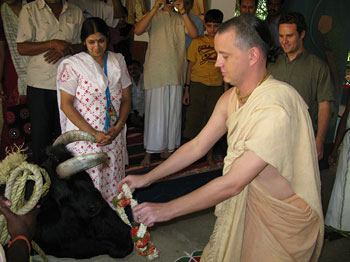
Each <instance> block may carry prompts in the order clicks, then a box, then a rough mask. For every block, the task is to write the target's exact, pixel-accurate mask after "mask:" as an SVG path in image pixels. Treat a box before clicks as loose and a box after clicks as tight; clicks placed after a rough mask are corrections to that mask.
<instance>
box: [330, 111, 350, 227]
mask: <svg viewBox="0 0 350 262" xmlns="http://www.w3.org/2000/svg"><path fill="white" fill-rule="evenodd" d="M349 128H350V114H349V115H348V119H347V123H346V129H349ZM349 167H350V132H346V134H345V136H344V139H343V142H342V145H341V152H340V155H339V160H338V167H337V174H336V177H335V181H334V186H333V191H332V195H331V199H330V201H329V205H328V210H327V215H326V219H325V224H326V225H328V226H332V227H334V228H336V229H338V230H341V231H350V171H349Z"/></svg>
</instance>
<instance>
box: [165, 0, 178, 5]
mask: <svg viewBox="0 0 350 262" xmlns="http://www.w3.org/2000/svg"><path fill="white" fill-rule="evenodd" d="M175 1H176V0H166V3H167V4H168V5H172V4H174V2H175Z"/></svg>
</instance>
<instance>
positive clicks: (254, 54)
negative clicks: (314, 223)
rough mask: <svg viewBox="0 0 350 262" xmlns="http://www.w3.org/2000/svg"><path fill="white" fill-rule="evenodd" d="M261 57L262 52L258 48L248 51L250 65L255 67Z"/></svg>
mask: <svg viewBox="0 0 350 262" xmlns="http://www.w3.org/2000/svg"><path fill="white" fill-rule="evenodd" d="M260 56H261V51H260V49H259V48H258V47H256V46H253V47H252V48H250V49H249V50H248V59H249V65H254V64H255V63H256V62H257V61H259V59H260Z"/></svg>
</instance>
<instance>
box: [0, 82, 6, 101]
mask: <svg viewBox="0 0 350 262" xmlns="http://www.w3.org/2000/svg"><path fill="white" fill-rule="evenodd" d="M5 98H6V97H5V92H4V88H3V84H2V83H1V82H0V99H2V100H4V99H5Z"/></svg>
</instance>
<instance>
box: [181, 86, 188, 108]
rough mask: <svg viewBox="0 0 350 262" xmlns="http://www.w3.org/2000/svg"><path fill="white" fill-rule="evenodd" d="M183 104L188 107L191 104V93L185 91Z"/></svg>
mask: <svg viewBox="0 0 350 262" xmlns="http://www.w3.org/2000/svg"><path fill="white" fill-rule="evenodd" d="M182 103H183V104H184V105H186V106H188V105H189V104H190V93H189V92H188V90H187V89H186V90H185V93H184V96H183V98H182Z"/></svg>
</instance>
